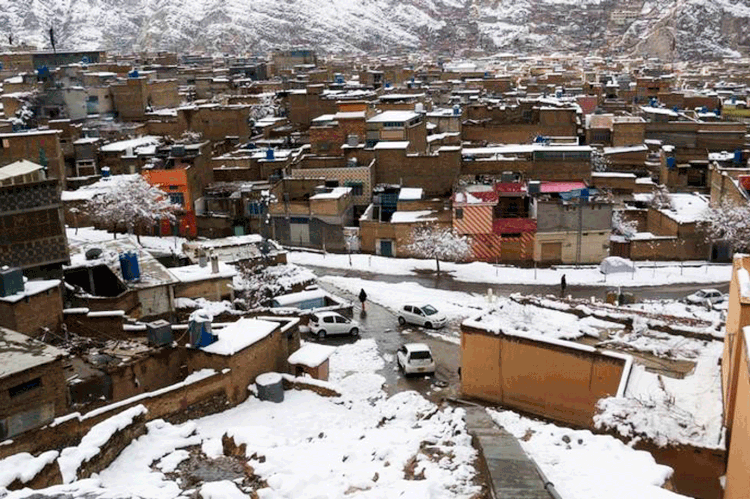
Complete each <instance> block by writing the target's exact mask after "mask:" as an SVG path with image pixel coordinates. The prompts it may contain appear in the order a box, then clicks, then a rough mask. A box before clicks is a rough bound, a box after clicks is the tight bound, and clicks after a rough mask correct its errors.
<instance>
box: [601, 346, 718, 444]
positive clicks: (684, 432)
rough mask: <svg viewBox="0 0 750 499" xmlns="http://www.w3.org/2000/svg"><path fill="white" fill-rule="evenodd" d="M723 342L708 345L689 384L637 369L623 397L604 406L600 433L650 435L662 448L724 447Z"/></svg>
mask: <svg viewBox="0 0 750 499" xmlns="http://www.w3.org/2000/svg"><path fill="white" fill-rule="evenodd" d="M723 347H724V345H723V343H721V342H718V341H713V342H710V343H706V344H705V346H704V348H703V349H702V350H701V351H700V353H699V356H698V358H697V359H696V366H695V369H694V370H693V372H692V373H691V374H689V375H688V376H686V377H685V378H684V379H676V378H670V377H667V376H661V375H658V374H654V373H651V372H647V371H646V370H645V369H644V368H643V367H642V366H637V365H636V366H633V370H632V373H631V375H630V379H629V381H628V386H627V389H626V391H625V397H623V398H614V397H611V398H607V399H603V400H601V401H600V402H599V407H600V409H601V410H602V413H601V414H599V415H597V416H595V417H594V422H595V423H596V424H597V426H598V427H600V428H613V429H615V430H616V431H618V432H619V433H620V434H621V435H623V436H625V437H629V438H634V439H635V438H639V437H641V436H648V437H649V438H650V439H651V440H653V441H654V442H656V443H657V444H658V445H667V444H686V445H695V446H699V447H706V448H723V447H724V432H723V429H722V394H721V366H720V365H719V359H720V358H721V354H722V351H723Z"/></svg>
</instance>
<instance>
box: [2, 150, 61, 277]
mask: <svg viewBox="0 0 750 499" xmlns="http://www.w3.org/2000/svg"><path fill="white" fill-rule="evenodd" d="M27 163H28V162H24V163H15V164H13V165H9V166H6V167H5V168H0V176H2V172H3V171H6V172H8V171H9V170H10V171H11V172H12V174H11V177H10V178H8V177H7V176H6V179H5V180H6V181H9V182H12V184H11V185H3V186H0V227H1V228H2V229H1V230H0V233H2V237H1V238H0V266H1V265H8V266H12V267H21V268H22V269H24V270H49V271H52V272H54V271H55V270H59V269H60V267H61V266H62V264H64V263H67V262H68V260H69V258H68V248H67V239H66V237H65V225H64V219H63V211H62V202H61V200H60V182H59V181H58V180H57V179H51V180H38V179H37V177H36V176H37V175H39V174H40V171H39V169H34V170H32V171H27V170H23V171H24V172H26V173H23V174H21V175H20V176H19V175H17V174H18V173H19V170H18V169H17V166H18V165H19V164H20V165H24V164H27ZM29 164H30V163H29ZM28 180H30V181H28ZM3 183H6V182H3Z"/></svg>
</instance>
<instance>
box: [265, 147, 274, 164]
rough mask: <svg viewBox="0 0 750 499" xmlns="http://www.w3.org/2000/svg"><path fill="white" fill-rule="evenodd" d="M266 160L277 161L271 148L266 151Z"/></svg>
mask: <svg viewBox="0 0 750 499" xmlns="http://www.w3.org/2000/svg"><path fill="white" fill-rule="evenodd" d="M266 159H267V160H269V161H273V160H274V159H275V156H274V152H273V149H271V148H270V147H269V148H268V149H267V150H266Z"/></svg>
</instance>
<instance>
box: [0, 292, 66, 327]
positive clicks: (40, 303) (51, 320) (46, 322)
mask: <svg viewBox="0 0 750 499" xmlns="http://www.w3.org/2000/svg"><path fill="white" fill-rule="evenodd" d="M3 294H4V293H3V292H2V291H0V326H1V327H5V328H8V329H12V330H14V331H18V332H19V333H23V334H26V335H29V336H31V337H34V338H38V337H40V336H43V335H44V333H45V332H47V331H49V332H52V333H55V332H58V331H59V330H60V326H61V325H62V322H63V298H62V290H61V288H60V280H59V279H49V280H35V281H27V282H25V283H23V289H20V290H18V292H16V293H12V294H10V293H9V294H4V296H3Z"/></svg>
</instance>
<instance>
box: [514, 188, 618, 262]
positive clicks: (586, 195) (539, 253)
mask: <svg viewBox="0 0 750 499" xmlns="http://www.w3.org/2000/svg"><path fill="white" fill-rule="evenodd" d="M528 189H529V193H530V194H531V195H532V202H531V207H530V210H531V211H532V213H534V214H535V215H536V238H535V240H534V261H536V262H541V263H560V262H562V263H576V264H578V263H599V262H601V261H602V259H603V258H605V257H606V256H607V255H608V254H609V237H610V234H611V231H612V206H613V202H612V200H611V199H609V198H607V197H604V196H598V195H597V194H596V193H595V192H594V191H590V190H589V189H588V188H587V187H586V185H585V184H584V183H582V182H541V183H537V182H529V187H528Z"/></svg>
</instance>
